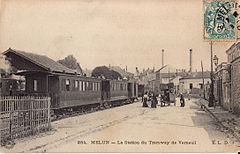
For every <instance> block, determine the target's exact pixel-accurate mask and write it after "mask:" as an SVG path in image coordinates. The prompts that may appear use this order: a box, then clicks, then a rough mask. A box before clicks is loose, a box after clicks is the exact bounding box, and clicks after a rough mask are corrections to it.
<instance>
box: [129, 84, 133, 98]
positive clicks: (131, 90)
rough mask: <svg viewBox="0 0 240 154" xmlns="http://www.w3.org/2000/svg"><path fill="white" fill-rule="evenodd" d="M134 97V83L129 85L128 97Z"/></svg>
mask: <svg viewBox="0 0 240 154" xmlns="http://www.w3.org/2000/svg"><path fill="white" fill-rule="evenodd" d="M132 95H133V85H132V83H128V97H129V98H131V97H132Z"/></svg>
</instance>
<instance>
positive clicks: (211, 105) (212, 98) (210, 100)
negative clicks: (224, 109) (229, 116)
mask: <svg viewBox="0 0 240 154" xmlns="http://www.w3.org/2000/svg"><path fill="white" fill-rule="evenodd" d="M212 45H213V42H212V41H211V42H210V47H211V86H210V90H211V92H210V95H209V103H208V106H209V107H213V106H214V94H213V93H214V90H213V51H212Z"/></svg>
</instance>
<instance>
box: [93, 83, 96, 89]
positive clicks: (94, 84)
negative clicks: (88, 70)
mask: <svg viewBox="0 0 240 154" xmlns="http://www.w3.org/2000/svg"><path fill="white" fill-rule="evenodd" d="M95 86H96V83H95V82H93V91H96V88H95Z"/></svg>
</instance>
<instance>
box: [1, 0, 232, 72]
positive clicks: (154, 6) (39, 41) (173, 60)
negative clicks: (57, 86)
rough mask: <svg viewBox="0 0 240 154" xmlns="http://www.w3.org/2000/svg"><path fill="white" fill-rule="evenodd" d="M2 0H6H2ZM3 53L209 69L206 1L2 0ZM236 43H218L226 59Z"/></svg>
mask: <svg viewBox="0 0 240 154" xmlns="http://www.w3.org/2000/svg"><path fill="white" fill-rule="evenodd" d="M0 1H1V0H0ZM0 11H1V12H0V52H3V51H5V50H6V49H8V48H9V47H11V48H13V49H18V50H24V51H27V52H32V53H38V54H42V55H47V56H49V57H50V58H53V59H54V60H58V59H61V58H64V57H65V56H67V55H69V54H73V55H74V56H75V57H76V58H77V60H78V61H79V62H80V64H81V66H82V67H83V68H89V69H92V68H94V67H96V66H100V65H108V64H111V65H119V66H121V67H125V66H126V65H127V66H128V70H130V71H134V70H135V67H139V68H140V70H141V69H143V68H147V67H150V68H152V67H153V66H155V68H160V67H161V50H162V49H164V50H165V64H170V66H172V67H175V68H186V69H188V68H189V49H190V48H192V49H193V69H194V70H195V69H198V70H200V62H201V60H203V64H204V68H205V69H208V70H209V69H210V62H209V61H210V58H209V56H210V45H209V42H205V41H204V40H203V14H202V12H203V10H202V0H181V1H180V0H138V1H135V0H132V1H129V0H118V1H115V0H35V1H31V0H21V1H19V0H2V1H1V3H0ZM232 44H233V43H232V42H230V43H229V42H227V43H226V42H225V43H224V42H216V43H214V45H213V51H214V54H216V55H217V56H218V57H219V58H220V61H225V60H226V54H225V51H226V49H228V48H229V47H230V46H231V45H232Z"/></svg>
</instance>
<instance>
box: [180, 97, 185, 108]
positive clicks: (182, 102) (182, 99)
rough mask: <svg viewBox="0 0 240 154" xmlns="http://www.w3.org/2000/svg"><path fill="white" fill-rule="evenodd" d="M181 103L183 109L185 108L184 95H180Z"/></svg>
mask: <svg viewBox="0 0 240 154" xmlns="http://www.w3.org/2000/svg"><path fill="white" fill-rule="evenodd" d="M180 103H181V107H184V106H185V99H184V97H183V94H180Z"/></svg>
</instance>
